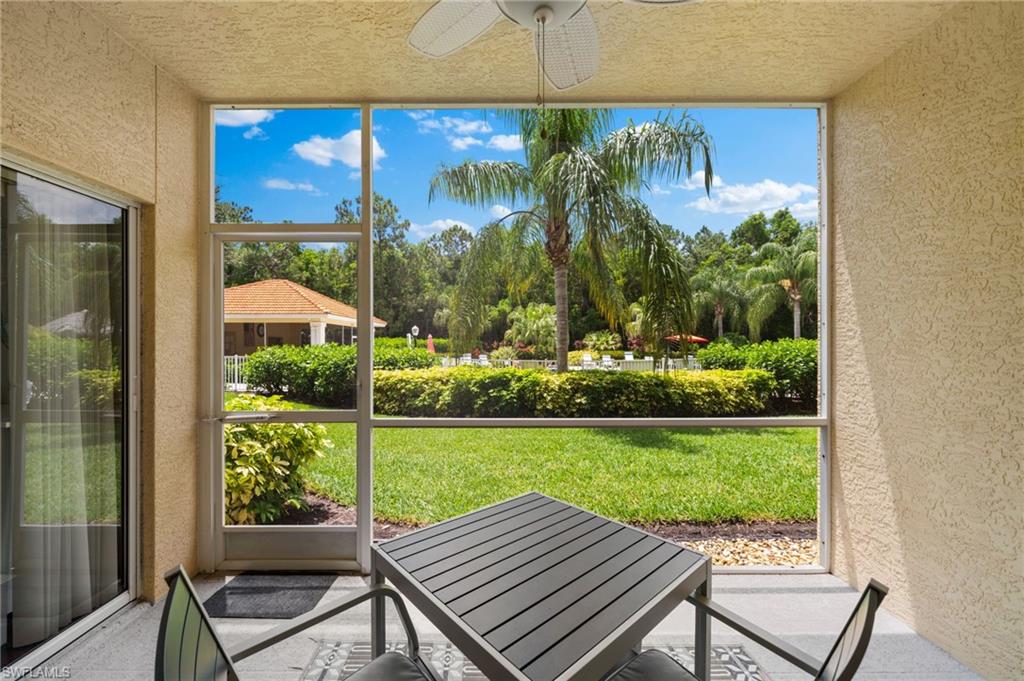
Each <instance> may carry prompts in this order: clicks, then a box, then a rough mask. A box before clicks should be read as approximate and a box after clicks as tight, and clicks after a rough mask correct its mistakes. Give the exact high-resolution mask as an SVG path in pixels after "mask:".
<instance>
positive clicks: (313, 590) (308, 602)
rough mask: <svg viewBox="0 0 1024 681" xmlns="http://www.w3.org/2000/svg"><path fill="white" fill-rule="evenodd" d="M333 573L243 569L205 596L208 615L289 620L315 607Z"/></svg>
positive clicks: (335, 576)
mask: <svg viewBox="0 0 1024 681" xmlns="http://www.w3.org/2000/svg"><path fill="white" fill-rule="evenodd" d="M337 577H338V575H336V574H334V573H295V572H244V573H242V574H240V575H238V576H237V577H235V578H234V579H232V580H231V581H229V582H228V583H227V584H225V585H224V586H222V587H221V588H220V589H218V590H217V592H216V593H214V594H213V595H212V596H210V597H209V598H208V599H206V602H205V603H203V606H204V607H205V608H206V612H208V613H210V617H239V618H253V619H279V620H289V619H291V618H293V617H298V616H299V615H301V614H303V613H306V612H309V611H310V610H312V609H313V608H315V607H316V604H317V603H319V602H320V599H321V598H323V596H324V594H325V593H327V590H328V589H330V588H331V585H332V584H334V580H335V579H337Z"/></svg>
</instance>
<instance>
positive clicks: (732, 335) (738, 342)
mask: <svg viewBox="0 0 1024 681" xmlns="http://www.w3.org/2000/svg"><path fill="white" fill-rule="evenodd" d="M714 342H715V343H730V344H732V345H734V346H736V347H737V348H741V347H743V346H744V345H750V339H749V338H747V337H746V336H744V335H743V334H742V333H736V332H735V331H726V332H725V333H723V334H722V336H721V338H717V339H715V340H714Z"/></svg>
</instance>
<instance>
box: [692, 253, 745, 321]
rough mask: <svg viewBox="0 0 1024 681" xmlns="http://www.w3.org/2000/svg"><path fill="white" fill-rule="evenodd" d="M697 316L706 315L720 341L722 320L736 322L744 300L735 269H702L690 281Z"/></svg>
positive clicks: (743, 305)
mask: <svg viewBox="0 0 1024 681" xmlns="http://www.w3.org/2000/svg"><path fill="white" fill-rule="evenodd" d="M690 288H691V289H693V302H694V306H695V307H696V308H697V314H699V315H704V314H706V313H708V312H710V313H711V315H712V317H713V318H714V324H715V330H716V331H717V332H718V337H719V338H721V337H722V335H723V334H724V333H725V319H726V317H728V318H729V319H730V320H732V321H735V320H736V319H737V318H739V316H740V315H741V314H742V312H743V308H744V307H745V306H746V296H745V293H744V290H743V287H742V286H741V285H740V277H739V273H738V272H737V271H736V268H735V267H734V266H728V265H726V266H722V267H705V268H703V269H701V270H700V271H699V272H697V274H695V275H694V276H693V278H692V279H690Z"/></svg>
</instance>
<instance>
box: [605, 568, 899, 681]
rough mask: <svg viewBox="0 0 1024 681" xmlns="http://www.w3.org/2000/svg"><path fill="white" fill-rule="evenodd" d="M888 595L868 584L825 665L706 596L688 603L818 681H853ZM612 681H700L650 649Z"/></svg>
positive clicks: (618, 670)
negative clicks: (879, 609) (879, 611)
mask: <svg viewBox="0 0 1024 681" xmlns="http://www.w3.org/2000/svg"><path fill="white" fill-rule="evenodd" d="M887 593H888V589H886V588H885V587H884V586H883V585H881V584H879V583H878V582H876V581H875V580H873V579H872V580H871V581H870V582H869V583H868V585H867V588H865V589H864V593H862V594H861V596H860V600H859V601H858V602H857V605H856V607H854V609H853V612H852V613H851V614H850V617H849V619H847V620H846V626H845V627H843V630H842V631H841V632H840V633H839V638H838V639H836V642H835V643H834V644H833V645H832V650H831V651H829V654H828V657H826V658H825V661H824V662H820V661H818V660H816V659H815V658H813V657H811V656H810V655H808V654H807V653H805V652H804V651H802V650H800V649H799V648H796V647H795V646H793V645H791V644H789V643H786V642H785V641H783V640H782V639H780V638H778V637H777V636H775V635H773V634H770V633H768V632H767V631H765V630H764V629H762V628H761V627H759V626H757V625H756V624H753V623H752V622H748V621H747V620H745V619H743V618H742V617H740V616H739V615H737V614H736V613H734V612H732V611H731V610H726V609H725V608H723V607H722V606H720V605H718V604H717V603H715V602H714V601H711V600H709V599H708V598H706V597H703V596H697V597H690V598H689V599H688V600H689V601H690V602H691V603H693V604H694V605H695V606H696V607H697V608H700V609H702V610H706V611H707V612H708V614H710V615H711V616H712V617H714V618H715V619H717V620H719V621H720V622H724V623H725V624H727V625H728V626H729V627H731V628H733V629H735V630H736V631H738V632H739V633H741V634H742V635H743V636H745V637H746V638H748V639H750V640H751V641H753V642H754V643H757V644H758V645H761V646H764V647H765V648H767V649H768V650H770V651H772V652H773V653H775V654H776V655H778V656H779V657H781V658H782V659H784V660H786V661H787V662H789V663H790V664H793V665H795V666H797V667H799V668H800V669H801V670H803V671H804V672H806V673H808V674H810V675H812V676H813V677H814V681H851V679H853V677H854V674H856V673H857V668H858V667H860V663H861V660H863V659H864V652H865V651H866V650H867V649H868V643H869V642H870V640H871V629H872V627H873V626H874V623H875V611H877V610H878V606H879V605H880V604H881V602H882V599H883V598H885V595H886V594H887ZM608 681H697V677H696V676H694V675H693V674H691V673H690V672H689V671H688V670H687V669H686V668H685V667H683V666H682V665H681V664H679V663H678V662H676V661H675V660H674V659H673V658H671V657H669V656H668V655H666V654H665V653H663V652H661V651H660V650H647V651H644V652H643V653H640V654H639V655H636V656H635V657H633V658H632V659H631V660H629V661H628V662H626V663H625V664H624V665H622V666H621V667H619V668H618V669H617V670H615V672H614V673H613V674H612V675H611V676H610V677H608Z"/></svg>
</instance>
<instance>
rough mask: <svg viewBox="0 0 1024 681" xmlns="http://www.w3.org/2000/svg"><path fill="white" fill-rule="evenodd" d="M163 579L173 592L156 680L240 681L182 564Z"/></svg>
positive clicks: (162, 626) (162, 633) (165, 616)
mask: <svg viewBox="0 0 1024 681" xmlns="http://www.w3.org/2000/svg"><path fill="white" fill-rule="evenodd" d="M164 579H165V580H167V586H168V587H169V589H170V590H169V591H168V592H167V601H166V603H165V604H164V614H163V617H162V618H161V620H160V633H159V638H158V639H157V642H156V681H186V679H187V680H188V681H238V675H237V674H236V673H235V668H234V667H233V666H232V664H231V658H229V657H228V655H227V653H226V652H225V648H224V644H223V643H222V642H221V640H220V638H219V637H218V636H217V631H216V630H215V629H214V628H213V624H211V623H210V616H209V615H207V614H206V610H205V609H204V608H203V604H202V603H201V602H200V601H199V598H198V597H197V596H196V592H195V589H193V588H192V583H191V582H190V581H189V580H188V575H186V574H185V570H184V569H183V568H182V567H181V566H180V565H179V566H178V567H176V568H175V569H173V570H171V571H170V572H168V573H167V574H166V575H164Z"/></svg>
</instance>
